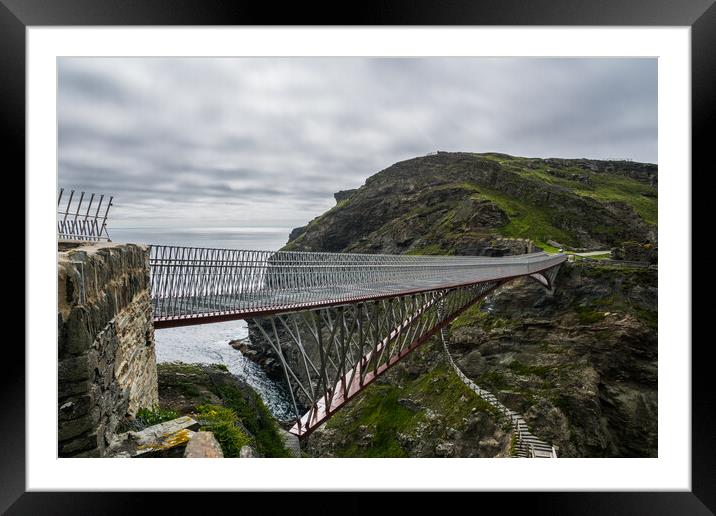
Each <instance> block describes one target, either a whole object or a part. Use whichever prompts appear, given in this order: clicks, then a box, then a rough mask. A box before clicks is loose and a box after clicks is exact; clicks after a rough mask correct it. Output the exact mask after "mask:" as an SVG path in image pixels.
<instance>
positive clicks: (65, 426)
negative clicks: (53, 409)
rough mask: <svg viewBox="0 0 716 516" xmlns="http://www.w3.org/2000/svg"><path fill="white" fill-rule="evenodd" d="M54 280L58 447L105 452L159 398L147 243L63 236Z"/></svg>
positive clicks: (77, 452)
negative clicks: (125, 422)
mask: <svg viewBox="0 0 716 516" xmlns="http://www.w3.org/2000/svg"><path fill="white" fill-rule="evenodd" d="M57 280H58V313H57V318H58V360H59V362H58V453H59V456H60V457H70V456H75V457H77V456H79V457H101V456H103V455H104V451H105V447H106V446H107V444H108V443H109V441H110V440H111V438H112V436H113V435H114V433H115V432H116V430H117V427H118V425H119V423H120V422H121V421H122V419H123V418H125V417H127V416H134V415H135V414H136V412H137V410H138V409H140V408H142V407H151V406H152V405H154V404H156V403H157V399H158V397H157V367H156V356H155V349H154V326H153V324H152V307H151V298H150V292H149V250H148V248H147V247H146V246H141V245H136V244H115V243H93V244H82V245H77V244H70V243H60V246H59V252H58V277H57Z"/></svg>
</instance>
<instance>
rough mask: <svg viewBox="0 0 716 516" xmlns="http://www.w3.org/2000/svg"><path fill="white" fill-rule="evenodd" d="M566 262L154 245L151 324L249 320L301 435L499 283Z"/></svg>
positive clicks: (535, 276)
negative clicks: (279, 372) (281, 381)
mask: <svg viewBox="0 0 716 516" xmlns="http://www.w3.org/2000/svg"><path fill="white" fill-rule="evenodd" d="M565 259H566V256H564V255H549V254H546V253H533V254H525V255H518V256H506V257H501V258H489V257H479V256H406V255H374V254H348V253H311V252H287V251H278V252H275V251H249V250H227V249H207V248H195V247H175V246H152V247H151V253H150V271H151V274H150V276H151V291H152V301H153V305H154V306H153V308H154V326H155V328H167V327H173V326H184V325H195V324H203V323H211V322H218V321H229V320H238V319H243V320H246V321H248V322H249V325H250V329H251V331H252V338H253V339H256V338H259V339H261V340H263V342H265V344H266V345H268V346H270V348H271V349H272V350H273V352H274V353H275V355H276V356H277V358H278V360H279V361H280V363H281V366H282V368H283V371H284V375H285V380H286V385H287V386H288V387H289V389H288V390H289V393H290V397H291V402H292V406H293V410H294V413H295V424H294V426H293V427H292V428H291V430H290V431H291V432H292V433H293V434H295V435H297V436H299V437H304V436H306V435H308V434H310V433H311V432H312V431H313V430H315V429H316V428H317V427H318V426H320V425H321V424H322V423H323V422H324V421H326V420H327V419H328V418H329V417H330V416H331V415H332V414H334V413H335V412H336V411H337V410H339V409H340V408H341V407H342V406H343V405H345V404H346V403H347V402H348V401H350V400H351V399H352V398H354V397H355V396H356V395H358V394H359V393H360V392H361V391H363V390H364V389H365V388H366V387H367V386H368V385H370V384H371V383H372V382H373V381H375V379H376V378H378V377H379V376H380V375H382V374H384V373H385V372H386V371H387V370H388V369H390V368H391V367H393V366H394V365H395V364H397V363H398V362H399V361H400V360H402V359H403V358H404V357H405V356H407V355H408V354H410V353H411V352H412V351H414V350H415V349H416V348H418V347H419V346H420V345H421V344H423V343H424V342H425V341H427V340H428V339H429V338H430V337H432V336H433V335H434V334H435V333H436V332H438V331H440V330H441V329H442V328H444V327H445V326H446V325H448V324H450V322H451V321H452V320H454V319H455V318H456V317H458V316H459V315H460V314H461V313H462V312H463V311H465V310H466V309H468V308H469V307H471V306H472V305H474V304H475V303H477V302H478V301H480V300H481V299H482V298H484V297H485V296H486V295H488V294H489V293H490V292H492V291H494V290H495V289H496V288H498V287H500V286H501V285H503V284H505V283H507V282H509V281H512V280H515V279H517V278H522V277H527V278H530V279H532V280H535V281H537V282H538V283H540V284H541V285H542V286H543V287H545V288H546V289H552V288H553V285H554V280H555V276H556V274H557V271H558V269H559V266H560V265H561V264H562V262H564V261H565Z"/></svg>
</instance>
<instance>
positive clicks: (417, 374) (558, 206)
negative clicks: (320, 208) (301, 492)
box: [234, 153, 658, 457]
mask: <svg viewBox="0 0 716 516" xmlns="http://www.w3.org/2000/svg"><path fill="white" fill-rule="evenodd" d="M656 183H657V173H656V167H655V166H654V165H650V164H642V163H633V162H605V161H596V160H540V159H532V158H516V157H513V156H507V155H499V154H486V155H476V154H471V153H438V155H434V156H427V157H422V158H415V159H413V160H407V161H405V162H401V163H397V164H395V165H393V166H392V167H389V168H388V169H385V170H383V171H381V172H379V173H378V174H376V175H374V176H372V177H371V178H369V179H368V180H367V181H366V184H365V185H364V186H362V187H361V188H359V189H356V190H351V191H343V192H338V193H337V194H336V203H337V204H336V206H335V207H334V208H333V209H331V210H329V211H328V212H326V213H325V214H323V215H321V216H320V217H317V218H316V219H314V220H313V221H311V222H310V223H309V224H308V225H307V226H305V227H302V228H297V229H296V230H294V231H293V232H292V233H291V235H290V239H289V243H288V245H287V246H286V247H285V249H286V250H308V251H324V250H330V251H341V252H368V253H398V254H399V253H406V254H467V255H469V254H474V255H490V256H501V255H509V254H521V253H524V252H527V251H528V250H530V249H532V248H542V249H548V250H551V249H553V248H552V246H551V244H550V243H554V242H555V241H559V242H564V243H565V244H564V245H565V246H566V245H569V246H571V247H573V248H580V249H587V250H591V249H604V248H607V249H610V248H613V249H614V251H613V252H612V254H613V255H614V257H615V258H620V259H621V260H614V259H607V260H578V261H574V262H569V263H565V264H563V266H562V268H561V270H560V273H559V275H558V276H557V281H556V288H555V291H554V293H546V292H545V291H544V290H543V289H542V288H541V287H539V286H538V285H537V284H536V283H534V282H530V281H527V280H524V281H519V282H514V283H511V284H509V285H507V286H505V287H501V288H500V289H499V290H498V291H496V292H495V293H494V294H493V295H491V296H490V297H488V298H487V299H485V300H483V301H482V302H481V303H479V304H478V305H476V306H474V307H473V308H472V309H470V310H469V311H468V312H467V313H465V314H463V315H462V316H460V317H459V318H458V319H457V320H455V321H453V323H452V324H451V325H450V326H449V329H448V331H447V339H448V347H449V349H450V352H451V354H452V356H453V359H454V360H455V362H456V363H457V364H458V366H459V367H460V368H461V369H462V371H463V372H464V373H465V374H466V375H467V376H468V377H469V378H470V379H471V380H473V381H474V382H475V383H476V384H478V385H480V386H481V387H482V388H484V389H487V390H489V391H490V392H492V393H493V394H494V395H495V396H496V397H497V398H498V399H499V400H500V401H501V402H502V403H503V404H504V405H506V406H508V407H510V408H511V409H513V410H516V411H518V412H520V413H521V414H522V415H523V416H524V419H525V420H526V421H527V422H528V424H529V425H530V428H531V429H532V431H533V432H534V433H535V434H536V435H539V436H540V437H541V438H543V439H545V440H547V441H549V442H552V443H553V444H554V445H555V446H556V447H557V448H558V449H559V455H560V456H563V457H654V456H656V455H657V448H658V446H657V445H658V438H657V412H658V407H657V385H658V381H657V369H658V366H657V364H658V360H657V344H658V338H657V335H658V331H657V327H658V316H657V301H658V284H657V276H658V269H657V265H655V263H656V244H657V241H656V234H657V230H656ZM625 250H626V251H625ZM632 257H633V258H632ZM625 258H626V259H627V260H628V259H631V260H636V261H632V262H629V261H624V259H625ZM639 260H641V261H639ZM259 342H261V339H260V337H259V332H257V331H256V328H255V327H252V326H251V325H250V326H249V338H248V339H244V340H242V341H240V342H235V343H234V344H235V346H236V347H237V349H240V350H241V351H242V353H244V355H245V356H246V357H248V358H250V359H251V360H253V361H255V362H256V363H257V364H259V365H260V366H261V367H262V368H263V369H264V370H265V371H266V373H267V374H268V375H269V376H270V377H272V378H274V379H275V380H276V381H282V374H283V373H282V371H281V367H280V364H279V361H278V360H277V357H275V356H274V355H273V354H272V353H271V352H270V351H269V350H268V349H267V348H266V347H265V346H263V345H261V344H258V343H259ZM282 348H283V346H282ZM284 354H285V356H286V357H287V360H288V361H289V362H291V361H292V360H293V361H295V360H297V356H296V355H295V353H292V351H291V349H290V346H286V348H285V349H284ZM513 446H514V433H513V432H512V430H511V429H510V427H509V425H508V424H506V422H505V421H504V418H501V417H500V416H499V415H498V414H496V413H495V411H494V410H492V407H490V406H489V405H488V404H486V403H484V401H483V400H481V399H480V398H479V397H477V396H476V395H475V394H474V393H473V392H471V391H470V390H469V389H467V388H466V387H465V385H463V384H462V383H461V382H460V381H458V380H457V378H456V377H455V376H454V374H453V373H452V371H451V370H450V369H449V368H448V367H447V361H446V358H445V356H444V354H443V351H442V348H441V345H440V342H439V341H438V338H437V337H433V338H432V339H431V340H430V341H428V342H427V343H425V344H424V345H423V346H422V347H421V348H419V349H418V350H417V351H415V352H414V353H413V354H411V355H409V356H408V357H406V358H405V359H404V360H403V361H402V362H401V363H400V364H398V365H397V366H396V367H395V368H394V369H393V370H391V371H390V372H388V373H386V374H385V375H384V376H382V377H380V378H379V379H378V380H377V381H376V382H375V383H374V384H373V385H371V386H370V387H369V388H368V389H367V390H366V391H365V392H364V393H362V394H361V396H359V397H357V398H356V399H355V400H353V401H351V402H350V403H349V404H348V405H347V406H346V407H344V408H343V409H341V411H339V412H338V413H337V414H336V415H334V416H333V417H332V418H331V419H329V420H328V422H327V423H326V424H324V425H323V426H322V427H320V428H319V429H318V430H316V432H315V433H314V434H312V435H311V436H310V437H309V438H308V440H307V442H306V444H305V449H304V451H305V453H307V454H308V455H310V456H316V457H357V456H366V457H373V456H375V457H378V456H406V457H433V456H441V457H495V456H508V455H510V451H511V447H513Z"/></svg>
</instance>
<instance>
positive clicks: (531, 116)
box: [58, 58, 657, 227]
mask: <svg viewBox="0 0 716 516" xmlns="http://www.w3.org/2000/svg"><path fill="white" fill-rule="evenodd" d="M58 85H59V90H58V115H59V182H60V185H61V186H65V187H71V188H78V189H84V190H87V191H93V192H102V193H108V194H112V195H114V196H115V198H116V201H115V208H113V212H112V215H113V225H116V226H119V225H123V226H157V225H159V226H161V225H166V226H170V227H186V226H201V225H210V226H222V225H235V226H285V227H294V226H299V225H303V224H305V223H306V222H307V221H308V220H310V219H311V218H313V217H314V216H316V215H318V214H320V213H322V212H323V211H325V210H326V209H327V208H329V207H330V206H332V205H333V204H334V200H333V196H332V194H333V192H335V191H338V190H343V189H347V188H355V187H358V186H360V185H361V184H363V182H364V181H365V179H366V178H367V177H369V176H370V175H372V174H374V173H375V172H377V171H379V170H381V169H383V168H386V167H388V166H389V165H391V164H392V163H395V162H397V161H400V160H404V159H408V158H411V157H415V156H418V155H422V154H426V153H428V152H431V151H434V150H437V149H440V150H448V151H470V152H488V151H496V152H505V153H508V154H514V155H520V156H533V157H591V158H630V159H633V160H636V161H648V162H656V161H657V62H656V60H655V59H528V58H509V59H508V58H425V59H422V58H421V59H392V58H280V59H279V58H219V59H209V58H62V59H60V61H59V82H58Z"/></svg>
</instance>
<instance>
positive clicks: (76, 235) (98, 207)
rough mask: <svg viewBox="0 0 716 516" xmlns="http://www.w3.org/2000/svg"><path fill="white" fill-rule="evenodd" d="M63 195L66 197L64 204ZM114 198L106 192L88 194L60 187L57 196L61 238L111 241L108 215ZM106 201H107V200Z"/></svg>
mask: <svg viewBox="0 0 716 516" xmlns="http://www.w3.org/2000/svg"><path fill="white" fill-rule="evenodd" d="M63 197H64V198H65V199H66V200H65V202H64V206H63ZM112 199H114V197H111V196H110V197H109V199H108V200H106V196H105V195H104V194H100V195H97V194H94V193H93V194H86V193H85V192H76V191H75V190H70V193H69V195H67V196H65V189H64V188H60V193H59V194H58V196H57V234H58V237H59V238H60V239H61V240H89V241H101V240H107V241H110V238H109V234H108V233H107V215H108V214H109V208H110V207H111V206H112ZM105 201H106V202H105Z"/></svg>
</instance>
